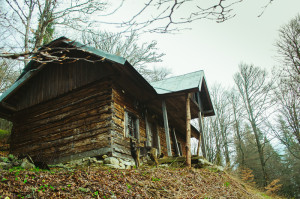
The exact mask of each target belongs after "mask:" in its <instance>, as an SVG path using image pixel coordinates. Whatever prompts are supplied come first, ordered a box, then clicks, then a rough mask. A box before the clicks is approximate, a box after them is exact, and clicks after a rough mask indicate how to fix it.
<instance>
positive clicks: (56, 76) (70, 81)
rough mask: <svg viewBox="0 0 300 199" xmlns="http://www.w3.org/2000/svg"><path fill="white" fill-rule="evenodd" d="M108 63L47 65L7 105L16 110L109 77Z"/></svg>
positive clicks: (82, 62) (79, 62) (81, 62)
mask: <svg viewBox="0 0 300 199" xmlns="http://www.w3.org/2000/svg"><path fill="white" fill-rule="evenodd" d="M108 68H109V64H108V63H102V62H100V63H95V64H93V63H89V62H84V61H77V62H74V63H64V64H56V63H49V64H47V65H46V66H44V68H43V69H42V70H41V71H40V72H39V73H38V75H36V76H34V77H33V78H31V79H30V80H29V81H28V82H27V83H26V84H25V85H24V86H23V87H22V88H21V89H20V90H18V91H17V93H15V94H14V95H13V96H12V97H11V99H10V101H9V104H11V105H12V106H14V107H16V108H17V109H18V110H22V109H24V108H28V107H31V106H33V105H36V104H39V103H41V102H44V101H47V100H50V99H53V98H55V97H58V96H60V95H62V94H64V93H67V92H70V91H72V90H74V89H76V88H80V87H81V86H83V85H87V84H89V83H91V82H94V81H96V80H99V79H101V78H103V77H105V76H109V75H111V73H110V72H109V70H108Z"/></svg>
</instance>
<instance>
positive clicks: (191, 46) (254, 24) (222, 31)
mask: <svg viewBox="0 0 300 199" xmlns="http://www.w3.org/2000/svg"><path fill="white" fill-rule="evenodd" d="M265 3H266V1H261V0H251V1H249V0H248V1H244V2H243V3H240V4H238V5H236V6H235V7H234V9H235V10H234V12H235V13H236V17H235V18H233V19H230V20H229V21H226V22H224V23H216V22H213V21H209V20H201V21H198V22H196V23H193V24H189V25H188V27H191V28H192V30H186V31H182V32H181V33H179V34H175V35H170V34H159V35H158V34H157V35H155V34H151V35H150V36H149V35H145V36H143V37H142V38H141V39H142V41H145V40H153V39H154V40H157V42H158V47H159V49H160V51H161V52H164V53H165V54H166V56H165V57H164V61H163V63H161V64H160V65H162V66H166V67H169V68H171V69H172V71H173V74H174V75H180V74H184V73H188V72H193V71H197V70H204V72H205V75H206V79H207V82H208V85H209V86H211V85H213V84H214V83H215V82H218V83H221V84H222V85H224V86H226V87H227V86H228V87H229V86H232V85H233V84H234V82H233V74H234V73H235V72H237V71H238V65H239V63H241V62H245V63H247V64H254V65H256V66H260V67H263V68H266V69H268V70H270V69H271V68H272V67H273V66H274V65H275V64H276V61H275V56H276V49H275V47H274V43H275V41H276V39H278V29H279V28H280V27H281V26H282V25H284V24H286V23H288V22H289V20H291V19H292V18H294V17H295V16H296V15H297V13H300V0H284V1H283V0H275V1H274V3H272V4H271V5H270V6H269V7H268V8H267V10H266V11H265V13H264V14H263V15H262V16H261V17H259V18H258V17H257V16H258V15H259V14H260V13H261V11H262V7H263V6H264V5H265ZM156 65H157V64H156Z"/></svg>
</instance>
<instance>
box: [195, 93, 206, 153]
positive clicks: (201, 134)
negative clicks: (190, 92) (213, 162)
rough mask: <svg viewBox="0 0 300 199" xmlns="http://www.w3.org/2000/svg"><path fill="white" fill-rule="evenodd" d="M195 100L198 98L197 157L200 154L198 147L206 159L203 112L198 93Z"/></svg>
mask: <svg viewBox="0 0 300 199" xmlns="http://www.w3.org/2000/svg"><path fill="white" fill-rule="evenodd" d="M197 98H198V103H199V104H198V105H199V113H198V123H199V130H200V132H199V142H198V148H197V155H199V153H200V146H201V150H202V156H203V157H204V158H206V151H205V143H204V139H203V138H204V136H203V134H204V131H203V118H202V112H203V105H202V102H201V99H200V92H197Z"/></svg>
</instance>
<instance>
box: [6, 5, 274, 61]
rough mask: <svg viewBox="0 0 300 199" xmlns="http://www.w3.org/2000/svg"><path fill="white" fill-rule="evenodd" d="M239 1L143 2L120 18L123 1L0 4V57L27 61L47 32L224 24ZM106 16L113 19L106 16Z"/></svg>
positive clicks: (162, 29) (152, 29)
mask: <svg viewBox="0 0 300 199" xmlns="http://www.w3.org/2000/svg"><path fill="white" fill-rule="evenodd" d="M242 1H243V0H216V1H209V0H206V1H200V2H199V1H196V0H144V1H139V2H138V3H137V4H136V5H134V8H136V9H133V11H132V15H130V14H129V16H127V17H124V18H123V14H122V17H121V18H120V17H119V16H120V13H119V12H120V10H122V9H123V11H124V12H125V9H126V13H128V7H127V6H124V4H125V0H119V1H102V0H99V1H95V0H70V1H62V0H44V1H41V0H2V2H3V4H4V5H1V6H2V8H3V11H2V9H1V11H0V26H1V27H2V30H0V32H1V35H2V38H1V41H2V45H1V43H0V57H5V58H11V59H22V60H23V61H24V59H25V63H26V61H27V59H28V58H29V56H30V55H32V54H34V53H35V52H36V50H37V49H38V48H39V47H40V46H41V45H42V44H43V42H44V41H45V40H47V38H48V37H49V36H50V37H51V36H52V34H53V32H52V33H51V31H50V32H49V31H47V30H49V29H52V30H53V29H57V28H58V29H64V30H66V31H67V30H73V31H74V30H76V31H79V32H82V31H84V32H93V31H94V30H95V29H99V27H100V26H101V27H102V26H104V27H105V26H109V27H114V28H115V27H116V28H118V32H130V31H138V32H139V33H144V32H150V33H153V32H156V33H170V32H174V31H180V30H182V29H187V28H188V27H189V26H188V25H187V24H189V23H192V22H194V21H198V20H202V19H208V20H213V21H216V22H224V21H226V20H228V19H231V18H233V17H234V16H235V13H234V6H235V5H236V4H238V3H241V2H242ZM265 1H267V2H269V1H273V0H265ZM131 6H132V5H131ZM267 6H268V5H267ZM267 6H266V7H267ZM131 8H132V7H131ZM111 16H115V18H113V19H111V18H107V17H111ZM116 16H117V18H118V19H120V20H118V19H117V20H116ZM69 32H70V31H69Z"/></svg>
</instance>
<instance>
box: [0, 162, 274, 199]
mask: <svg viewBox="0 0 300 199" xmlns="http://www.w3.org/2000/svg"><path fill="white" fill-rule="evenodd" d="M7 196H8V197H7ZM0 198H7V199H8V198H10V199H12V198H106V199H108V198H207V199H208V198H243V199H244V198H255V199H256V198H272V197H270V196H267V195H266V194H264V193H263V192H259V191H258V190H257V189H255V188H253V187H251V186H249V185H246V184H244V183H241V181H240V180H238V179H236V178H234V177H233V176H232V175H229V174H228V173H226V172H220V171H215V170H211V169H194V168H193V169H186V168H155V167H141V168H139V169H128V170H118V169H111V168H106V167H86V168H76V169H65V168H64V169H63V168H51V170H50V171H47V170H40V169H38V168H35V169H31V170H24V169H22V168H18V167H15V168H12V169H10V170H0Z"/></svg>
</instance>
